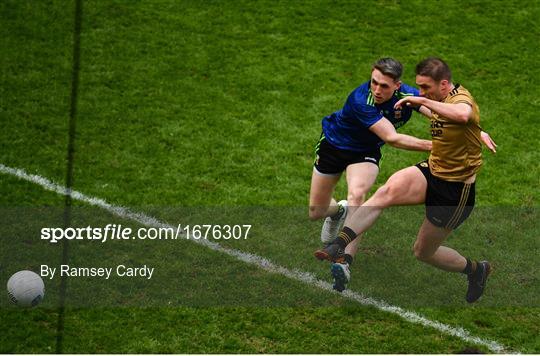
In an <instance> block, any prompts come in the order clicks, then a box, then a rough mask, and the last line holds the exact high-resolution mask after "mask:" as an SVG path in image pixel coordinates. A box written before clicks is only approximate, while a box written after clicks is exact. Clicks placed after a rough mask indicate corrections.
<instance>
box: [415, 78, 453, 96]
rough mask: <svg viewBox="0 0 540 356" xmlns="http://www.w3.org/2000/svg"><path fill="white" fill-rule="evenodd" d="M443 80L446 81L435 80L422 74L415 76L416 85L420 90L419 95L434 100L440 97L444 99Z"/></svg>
mask: <svg viewBox="0 0 540 356" xmlns="http://www.w3.org/2000/svg"><path fill="white" fill-rule="evenodd" d="M443 82H447V80H442V81H440V82H436V81H435V80H434V79H433V78H431V77H426V76H424V75H417V76H416V85H417V86H418V89H419V90H420V96H424V97H426V98H428V99H431V100H435V101H441V100H442V99H444V96H443V88H444V83H443Z"/></svg>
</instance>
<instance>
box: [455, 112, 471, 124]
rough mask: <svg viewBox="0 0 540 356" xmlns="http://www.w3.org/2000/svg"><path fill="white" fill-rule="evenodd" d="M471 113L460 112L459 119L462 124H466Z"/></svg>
mask: <svg viewBox="0 0 540 356" xmlns="http://www.w3.org/2000/svg"><path fill="white" fill-rule="evenodd" d="M469 117H470V115H469V113H460V114H459V115H458V116H457V119H458V121H459V122H460V123H462V124H466V123H467V122H469Z"/></svg>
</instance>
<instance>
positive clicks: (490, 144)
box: [480, 131, 497, 153]
mask: <svg viewBox="0 0 540 356" xmlns="http://www.w3.org/2000/svg"><path fill="white" fill-rule="evenodd" d="M480 137H481V138H482V142H483V143H484V145H486V147H487V148H488V149H489V150H490V151H491V153H497V144H496V143H495V141H493V139H492V138H491V136H489V134H488V133H487V132H484V131H482V132H480Z"/></svg>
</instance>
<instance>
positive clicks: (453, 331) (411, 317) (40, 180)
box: [0, 163, 508, 353]
mask: <svg viewBox="0 0 540 356" xmlns="http://www.w3.org/2000/svg"><path fill="white" fill-rule="evenodd" d="M0 172H1V173H5V174H9V175H12V176H16V177H18V178H20V179H23V180H26V181H28V182H32V183H35V184H38V185H40V186H41V187H43V188H45V189H46V190H50V191H53V192H55V193H58V194H61V195H68V194H69V190H68V189H67V188H66V187H64V186H61V185H59V184H56V183H54V182H52V181H50V180H48V179H47V178H44V177H41V176H38V175H34V174H28V173H26V172H25V171H24V170H22V169H18V168H10V167H6V166H4V165H3V164H1V163H0ZM71 197H72V198H73V199H75V200H80V201H83V202H86V203H88V204H90V205H94V206H98V207H100V208H103V209H105V210H107V211H109V212H111V213H113V214H115V215H117V216H119V217H121V218H126V219H131V220H133V221H136V222H138V223H140V224H143V225H146V226H149V227H173V226H171V225H169V224H166V223H164V222H161V221H159V220H157V219H156V218H153V217H151V216H148V215H145V214H143V213H137V212H132V211H131V210H129V209H128V208H125V207H122V206H116V205H111V204H109V203H107V202H106V201H105V200H103V199H99V198H95V197H90V196H87V195H84V194H82V193H80V192H77V191H75V190H72V191H71ZM173 228H174V227H173ZM190 241H193V242H196V243H198V244H201V245H204V246H206V247H208V248H211V249H212V250H215V251H219V252H222V253H225V254H227V255H229V256H232V257H234V258H236V259H238V260H240V261H244V262H246V263H249V264H252V265H255V266H258V267H260V268H262V269H264V270H266V271H269V272H271V273H278V274H281V275H283V276H285V277H288V278H291V279H294V280H297V281H300V282H303V283H306V284H308V285H312V286H316V287H319V288H321V289H324V290H326V291H329V292H334V293H337V294H339V295H341V296H343V297H345V298H349V299H352V300H354V301H356V302H358V303H360V304H362V305H368V306H372V307H375V308H377V309H379V310H382V311H385V312H388V313H392V314H396V315H398V316H400V317H401V318H403V319H405V320H407V321H408V322H411V323H415V324H420V325H423V326H426V327H430V328H433V329H436V330H438V331H440V332H442V333H445V334H448V335H452V336H455V337H458V338H460V339H462V340H463V341H467V342H471V343H474V344H477V345H483V346H485V347H487V348H488V349H489V350H490V351H492V352H495V353H506V352H508V351H507V350H508V348H506V347H504V346H503V345H501V344H499V343H497V342H496V341H492V340H488V339H482V338H480V337H477V336H472V335H471V333H470V332H469V331H467V330H465V329H463V328H459V327H457V328H456V327H452V326H450V325H446V324H443V323H440V322H438V321H433V320H429V319H427V318H425V317H423V316H421V315H419V314H417V313H415V312H412V311H407V310H404V309H402V308H400V307H397V306H393V305H390V304H388V303H386V302H384V301H379V300H376V299H373V298H370V297H365V296H363V295H362V294H360V293H357V292H353V291H351V290H346V291H345V292H343V293H338V292H335V291H334V290H333V289H332V285H331V284H330V283H328V282H325V281H322V280H320V279H317V278H316V277H315V276H314V275H313V274H311V273H309V272H302V271H299V270H291V269H288V268H285V267H282V266H279V265H276V264H274V263H273V262H272V261H270V260H268V259H266V258H263V257H261V256H258V255H255V254H251V253H247V252H242V251H239V250H235V249H231V248H228V247H224V246H221V245H220V244H217V243H215V242H210V241H208V240H194V239H190Z"/></svg>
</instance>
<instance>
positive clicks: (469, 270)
mask: <svg viewBox="0 0 540 356" xmlns="http://www.w3.org/2000/svg"><path fill="white" fill-rule="evenodd" d="M474 272H476V261H471V260H470V259H469V258H467V265H466V266H465V269H464V270H463V271H461V273H463V274H473V273H474Z"/></svg>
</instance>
